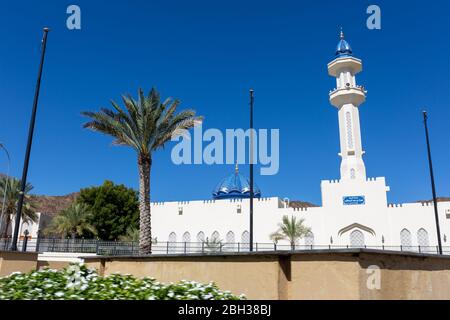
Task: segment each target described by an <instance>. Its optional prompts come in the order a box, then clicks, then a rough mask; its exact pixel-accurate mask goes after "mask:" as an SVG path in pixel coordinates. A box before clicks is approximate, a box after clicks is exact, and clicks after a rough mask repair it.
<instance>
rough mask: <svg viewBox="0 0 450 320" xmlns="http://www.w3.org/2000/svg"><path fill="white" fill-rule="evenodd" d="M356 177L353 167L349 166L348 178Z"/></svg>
mask: <svg viewBox="0 0 450 320" xmlns="http://www.w3.org/2000/svg"><path fill="white" fill-rule="evenodd" d="M355 178H356V171H355V169H353V168H351V169H350V179H355Z"/></svg>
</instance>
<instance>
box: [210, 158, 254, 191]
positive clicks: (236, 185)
mask: <svg viewBox="0 0 450 320" xmlns="http://www.w3.org/2000/svg"><path fill="white" fill-rule="evenodd" d="M212 195H213V198H214V199H246V198H250V181H249V179H248V178H246V177H244V176H243V175H242V174H240V173H239V170H238V166H237V165H236V169H235V172H234V173H233V174H232V175H230V176H228V177H226V178H225V179H223V180H222V181H220V183H219V184H218V185H217V186H216V188H215V189H214V191H213V193H212ZM253 197H254V198H261V190H259V188H258V186H257V185H256V184H254V185H253Z"/></svg>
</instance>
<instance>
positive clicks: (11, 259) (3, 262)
mask: <svg viewBox="0 0 450 320" xmlns="http://www.w3.org/2000/svg"><path fill="white" fill-rule="evenodd" d="M36 261H37V253H35V252H12V251H0V277H4V276H8V275H10V274H11V273H13V272H17V271H18V272H29V271H31V270H33V269H36V267H37V262H36Z"/></svg>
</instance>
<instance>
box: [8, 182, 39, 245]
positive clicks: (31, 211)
mask: <svg viewBox="0 0 450 320" xmlns="http://www.w3.org/2000/svg"><path fill="white" fill-rule="evenodd" d="M20 187H21V181H20V180H19V179H16V178H14V177H6V176H1V177H0V194H2V195H3V194H4V192H5V190H6V197H5V199H6V200H5V211H4V217H0V218H1V220H2V221H5V226H4V229H3V233H2V235H1V236H2V238H6V237H7V236H8V229H9V225H10V224H11V221H12V219H13V217H14V216H15V214H16V212H17V202H18V201H19V193H20ZM32 189H33V186H32V185H31V184H29V183H27V184H26V186H25V196H24V205H23V207H22V217H21V218H22V220H23V221H24V222H37V221H38V215H37V214H36V212H35V207H34V204H33V202H32V201H31V197H30V194H29V192H30V191H31V190H32Z"/></svg>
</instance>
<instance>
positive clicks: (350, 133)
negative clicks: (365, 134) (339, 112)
mask: <svg viewBox="0 0 450 320" xmlns="http://www.w3.org/2000/svg"><path fill="white" fill-rule="evenodd" d="M345 123H346V126H347V146H348V148H349V149H353V148H354V146H353V128H352V115H351V114H350V112H349V111H347V112H346V113H345Z"/></svg>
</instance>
